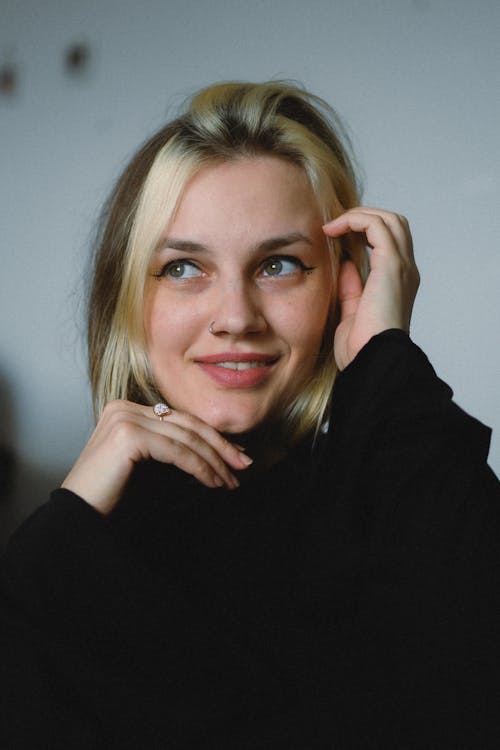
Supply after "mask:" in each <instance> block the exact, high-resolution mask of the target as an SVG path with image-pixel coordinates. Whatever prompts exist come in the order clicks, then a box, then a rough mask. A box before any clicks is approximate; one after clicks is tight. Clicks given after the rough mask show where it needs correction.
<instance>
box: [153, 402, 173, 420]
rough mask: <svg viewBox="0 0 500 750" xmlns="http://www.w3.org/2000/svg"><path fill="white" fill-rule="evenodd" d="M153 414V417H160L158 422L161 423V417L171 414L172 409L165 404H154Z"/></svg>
mask: <svg viewBox="0 0 500 750" xmlns="http://www.w3.org/2000/svg"><path fill="white" fill-rule="evenodd" d="M153 412H154V414H155V416H157V417H160V422H163V417H168V415H169V414H171V413H172V409H171V408H170V406H167V404H161V403H160V404H156V405H155V406H153Z"/></svg>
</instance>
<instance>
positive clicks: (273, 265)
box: [264, 260, 283, 276]
mask: <svg viewBox="0 0 500 750" xmlns="http://www.w3.org/2000/svg"><path fill="white" fill-rule="evenodd" d="M264 270H265V272H266V274H267V275H268V276H278V275H279V274H280V273H281V272H282V271H283V263H282V262H281V261H280V260H272V261H271V262H270V263H268V264H267V266H266V267H265V269H264Z"/></svg>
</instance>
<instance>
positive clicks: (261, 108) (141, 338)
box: [88, 81, 367, 442]
mask: <svg viewBox="0 0 500 750" xmlns="http://www.w3.org/2000/svg"><path fill="white" fill-rule="evenodd" d="M262 155H272V156H275V157H279V158H281V159H285V160H287V161H289V162H291V163H292V164H295V165H298V166H299V167H301V168H302V169H303V170H304V171H305V173H306V174H307V176H308V178H309V180H310V183H311V186H312V189H313V191H314V193H315V195H316V197H317V200H318V205H319V207H320V210H321V213H322V216H323V219H324V221H325V222H327V221H329V220H331V219H333V218H335V217H336V216H338V215H339V214H341V213H342V212H343V211H345V210H346V209H348V208H351V207H353V206H355V205H359V203H360V196H359V184H358V180H357V178H356V174H355V170H354V166H353V163H354V162H353V159H352V156H351V147H350V143H349V140H348V138H347V136H346V134H345V131H344V129H343V127H342V126H341V124H340V122H339V119H338V117H337V115H336V114H335V113H334V111H333V110H332V109H331V108H330V107H329V106H328V105H327V104H326V103H325V102H324V101H323V100H321V99H320V98H319V97H317V96H314V95H313V94H310V93H309V92H307V91H305V90H304V89H303V88H301V87H299V86H297V85H295V84H292V83H289V82H281V81H270V82H267V83H241V82H231V83H221V84H217V85H214V86H209V87H208V88H205V89H202V90H201V91H199V92H198V93H197V94H195V95H194V96H193V97H192V98H191V99H190V100H189V101H188V103H187V105H186V107H185V109H184V111H183V113H181V114H180V116H179V117H177V119H175V120H173V121H172V122H170V123H168V124H167V125H166V126H165V127H164V128H162V129H161V130H160V131H159V132H158V133H156V134H155V135H153V136H152V138H150V139H149V140H148V141H147V142H146V143H145V144H144V145H143V146H142V148H141V149H140V150H139V151H138V152H137V154H136V155H135V156H134V157H133V158H132V160H131V161H130V163H129V165H128V166H127V167H126V169H125V171H124V172H123V174H122V175H121V177H120V178H119V180H118V182H117V184H116V186H115V188H114V190H113V192H112V194H111V196H110V198H109V199H108V202H107V204H106V205H105V208H104V211H103V215H102V220H101V231H100V235H99V241H98V244H97V248H96V253H95V256H94V261H93V277H92V284H91V288H90V293H89V299H88V355H89V369H90V380H91V386H92V393H93V403H94V411H95V416H96V418H98V417H99V416H100V414H101V412H102V409H103V408H104V406H105V404H106V403H107V402H108V401H110V400H112V399H129V400H133V401H138V402H141V403H145V404H153V403H155V402H156V401H158V400H159V399H160V398H162V396H161V394H160V393H159V392H158V390H157V388H156V386H155V383H154V378H153V375H152V372H151V369H150V366H149V362H148V352H147V347H146V337H145V330H144V321H143V313H144V294H145V292H144V289H145V282H146V276H147V269H148V265H149V263H150V259H151V255H152V253H153V251H154V249H155V247H156V246H157V244H158V242H159V240H160V237H161V234H162V232H163V231H164V230H165V227H166V226H167V225H168V223H169V222H170V220H171V219H172V217H173V216H174V212H175V210H176V207H177V206H178V204H179V201H180V199H181V197H182V194H183V190H184V188H185V187H186V184H187V182H188V181H189V180H190V179H191V178H192V177H193V176H194V174H196V172H198V171H199V170H200V169H201V168H203V167H205V166H207V165H210V164H217V163H221V162H228V161H232V160H235V159H241V158H248V157H253V156H262ZM328 245H329V250H330V253H331V261H332V266H333V272H334V278H336V276H337V273H338V267H339V262H340V260H341V258H343V257H349V258H351V259H352V260H353V261H354V263H355V264H356V266H357V267H358V270H359V271H360V273H361V276H362V278H364V277H365V276H366V271H367V256H366V251H365V247H364V244H363V242H362V239H360V238H359V236H356V235H354V234H350V235H347V236H346V237H345V238H342V240H341V241H332V240H331V239H328ZM337 322H338V310H337V309H332V310H331V314H330V316H329V319H328V322H327V325H326V327H325V331H324V335H323V341H322V345H321V349H320V352H319V355H318V359H317V363H316V368H315V371H314V374H313V377H311V379H310V381H309V382H308V383H307V384H306V386H305V387H304V389H303V391H302V392H301V394H300V395H299V396H298V397H297V398H296V399H295V400H294V402H293V403H291V404H289V406H288V408H287V411H286V414H284V415H283V419H284V425H285V430H286V434H287V435H288V436H289V439H290V442H294V441H296V440H297V439H299V438H301V437H303V436H304V435H305V434H307V433H310V432H312V431H317V430H318V429H319V428H320V427H321V425H322V423H323V421H324V419H325V414H326V412H327V409H328V405H329V399H330V394H331V390H332V386H333V382H334V380H335V376H336V373H337V366H336V363H335V358H334V353H333V338H334V331H335V326H336V323H337Z"/></svg>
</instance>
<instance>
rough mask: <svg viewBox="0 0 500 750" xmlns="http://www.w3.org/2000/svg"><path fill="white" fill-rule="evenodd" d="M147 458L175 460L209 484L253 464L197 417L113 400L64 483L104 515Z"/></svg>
mask: <svg viewBox="0 0 500 750" xmlns="http://www.w3.org/2000/svg"><path fill="white" fill-rule="evenodd" d="M149 458H153V459H155V460H157V461H162V462H163V463H168V464H174V465H175V466H177V467H178V468H179V469H182V470H183V471H185V472H186V473H187V474H192V476H194V477H196V479H198V480H199V481H200V482H201V483H202V484H205V485H206V486H207V487H222V486H224V485H225V486H226V487H228V488H229V489H235V488H236V487H237V486H238V484H239V482H238V480H237V479H236V477H235V476H234V475H233V474H232V473H231V471H230V469H229V468H228V466H230V467H232V468H233V469H245V468H246V467H247V466H249V465H250V464H251V463H252V461H251V459H250V458H248V457H247V456H246V455H245V454H244V453H242V452H241V450H240V448H239V447H238V446H235V445H233V444H232V443H230V442H229V441H228V440H226V439H225V438H224V437H222V435H221V434H220V433H219V432H217V430H214V429H213V428H212V427H210V426H209V425H208V424H206V423H205V422H202V421H201V420H200V419H197V418H196V417H193V416H191V415H189V414H186V413H183V412H180V411H175V410H172V411H171V412H170V413H169V415H168V416H166V417H164V418H163V420H160V419H159V417H157V416H156V415H155V414H154V412H153V408H152V407H151V406H149V407H148V406H141V405H140V404H135V403H132V402H130V401H111V402H110V403H109V404H107V406H106V408H105V409H104V412H103V414H102V417H101V419H100V420H99V422H98V424H97V426H96V428H95V430H94V432H93V434H92V436H91V437H90V439H89V441H88V443H87V444H86V446H85V448H84V449H83V451H82V453H81V454H80V456H79V458H78V460H77V461H76V463H75V465H74V466H73V468H72V469H71V471H70V472H69V474H68V476H67V477H66V479H65V480H64V482H63V484H62V487H64V488H65V489H68V490H72V491H73V492H75V493H76V494H77V495H79V496H80V497H82V498H83V499H84V500H86V501H87V502H88V503H89V504H90V505H92V506H93V507H94V508H96V509H97V510H98V511H99V512H101V513H103V514H108V513H109V512H110V511H111V510H112V509H113V508H114V506H115V505H116V504H117V502H118V500H119V499H120V495H121V493H122V490H123V488H124V486H125V484H126V482H127V479H128V478H129V476H130V474H131V472H132V469H133V467H134V465H135V464H136V463H138V462H139V461H143V460H145V459H149Z"/></svg>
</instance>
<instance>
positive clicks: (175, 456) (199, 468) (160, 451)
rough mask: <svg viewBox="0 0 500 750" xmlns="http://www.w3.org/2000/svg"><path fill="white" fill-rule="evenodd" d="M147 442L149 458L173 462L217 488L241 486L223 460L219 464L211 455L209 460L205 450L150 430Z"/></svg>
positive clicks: (201, 480)
mask: <svg viewBox="0 0 500 750" xmlns="http://www.w3.org/2000/svg"><path fill="white" fill-rule="evenodd" d="M147 443H148V444H147V454H148V455H147V457H148V458H153V459H154V460H155V461H160V462H161V463H168V464H172V465H173V466H176V467H177V468H178V469H180V470H181V471H184V472H185V473H187V474H190V475H191V476H193V477H195V479H197V480H198V481H199V482H201V483H202V484H204V485H206V486H207V487H211V488H215V487H222V486H224V485H226V487H227V488H228V489H236V487H238V486H239V482H238V480H237V479H236V477H232V475H231V474H230V473H228V472H227V467H226V468H224V465H223V462H221V464H219V465H218V462H217V460H215V461H213V460H211V459H210V457H209V458H208V460H207V457H206V456H205V455H203V451H200V450H199V449H198V448H196V449H195V450H193V449H192V448H191V447H190V446H189V445H187V444H186V443H185V442H183V441H181V440H176V439H173V438H172V437H171V436H168V437H167V436H164V435H161V434H158V433H155V432H149V435H148V441H147ZM212 459H213V456H212ZM214 463H215V466H214ZM230 477H232V478H230Z"/></svg>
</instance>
